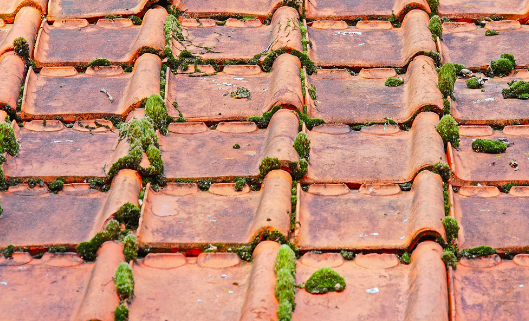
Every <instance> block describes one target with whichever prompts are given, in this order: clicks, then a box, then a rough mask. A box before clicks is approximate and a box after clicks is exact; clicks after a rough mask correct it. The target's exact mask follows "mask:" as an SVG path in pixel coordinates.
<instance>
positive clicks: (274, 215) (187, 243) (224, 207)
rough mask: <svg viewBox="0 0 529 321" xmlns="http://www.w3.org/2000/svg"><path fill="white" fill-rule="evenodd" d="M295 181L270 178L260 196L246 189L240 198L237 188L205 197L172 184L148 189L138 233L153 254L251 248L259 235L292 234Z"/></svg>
mask: <svg viewBox="0 0 529 321" xmlns="http://www.w3.org/2000/svg"><path fill="white" fill-rule="evenodd" d="M291 188H292V178H291V177H290V175H289V174H288V173H287V172H285V171H281V170H276V171H272V172H270V173H269V174H268V175H267V177H266V179H265V182H264V186H262V187H261V190H260V191H256V192H254V191H250V188H249V187H248V186H245V188H244V189H243V190H242V191H240V192H237V191H235V184H234V183H217V184H213V185H212V186H211V187H210V189H209V192H201V191H200V190H199V189H198V187H197V185H196V184H190V183H187V184H186V183H169V184H168V186H167V187H165V188H164V189H162V190H160V191H158V192H155V191H154V190H152V189H150V188H149V189H148V190H147V193H146V196H145V198H144V201H143V206H142V211H143V212H142V218H141V222H140V227H139V229H138V237H139V241H140V243H141V244H143V245H144V246H147V247H149V248H155V247H156V248H159V247H166V248H179V249H189V248H199V247H201V246H207V245H208V244H219V243H222V244H247V243H250V242H251V241H252V240H253V239H254V238H255V237H256V236H257V235H258V234H259V232H262V231H265V230H276V231H280V232H281V233H283V234H284V235H288V233H289V231H290V215H289V213H290V208H291V203H290V196H291Z"/></svg>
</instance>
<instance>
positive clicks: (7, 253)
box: [2, 244, 15, 259]
mask: <svg viewBox="0 0 529 321" xmlns="http://www.w3.org/2000/svg"><path fill="white" fill-rule="evenodd" d="M14 252H15V247H14V246H13V245H12V244H9V245H8V246H7V247H6V248H5V249H4V250H3V251H2V254H4V257H5V258H6V259H12V258H13V253H14Z"/></svg>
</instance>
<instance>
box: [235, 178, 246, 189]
mask: <svg viewBox="0 0 529 321" xmlns="http://www.w3.org/2000/svg"><path fill="white" fill-rule="evenodd" d="M244 185H246V181H245V180H244V179H243V178H237V179H236V180H235V190H236V191H238V192H240V191H242V190H243V188H244Z"/></svg>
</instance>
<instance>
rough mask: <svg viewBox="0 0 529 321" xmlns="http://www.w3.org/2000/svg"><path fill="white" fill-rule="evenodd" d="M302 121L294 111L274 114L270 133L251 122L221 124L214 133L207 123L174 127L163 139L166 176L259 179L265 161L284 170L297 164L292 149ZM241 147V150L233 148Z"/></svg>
mask: <svg viewBox="0 0 529 321" xmlns="http://www.w3.org/2000/svg"><path fill="white" fill-rule="evenodd" d="M298 126H299V120H298V117H297V114H296V113H295V112H293V111H291V110H286V109H285V110H279V111H278V112H276V113H275V115H274V116H273V117H272V120H271V121H270V125H269V126H268V128H267V129H257V126H256V125H255V124H254V123H251V122H232V123H219V125H218V126H217V128H216V129H215V130H212V129H209V128H208V127H207V126H206V125H205V124H204V123H173V124H171V125H169V133H168V134H167V135H166V136H161V137H160V151H161V152H162V159H163V161H164V163H165V175H166V177H167V178H168V179H176V178H192V179H199V178H208V177H215V178H234V177H236V176H257V175H258V174H259V164H260V163H261V161H262V160H263V159H264V158H265V157H272V158H277V159H279V160H280V162H281V164H282V167H283V168H285V169H286V168H288V164H289V163H291V162H297V161H298V160H299V155H298V153H297V152H296V150H295V149H294V147H293V144H294V139H295V138H296V135H297V134H298ZM235 144H239V145H240V148H239V149H234V148H233V146H234V145H235Z"/></svg>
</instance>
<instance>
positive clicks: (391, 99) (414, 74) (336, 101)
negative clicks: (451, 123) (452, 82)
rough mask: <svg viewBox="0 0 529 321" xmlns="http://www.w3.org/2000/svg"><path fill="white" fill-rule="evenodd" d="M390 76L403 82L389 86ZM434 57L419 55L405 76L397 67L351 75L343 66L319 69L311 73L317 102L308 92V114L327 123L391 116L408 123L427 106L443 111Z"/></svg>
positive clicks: (381, 119)
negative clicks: (399, 84) (398, 71)
mask: <svg viewBox="0 0 529 321" xmlns="http://www.w3.org/2000/svg"><path fill="white" fill-rule="evenodd" d="M388 77H401V78H402V79H403V80H404V85H402V86H399V87H387V86H385V85H384V83H385V81H386V79H387V78H388ZM437 78H438V77H437V72H436V71H435V64H434V62H433V60H432V59H431V58H429V57H426V56H418V57H416V58H415V59H414V60H413V61H412V62H411V63H410V65H409V67H408V71H407V73H406V74H405V75H397V73H396V72H395V70H394V69H390V68H380V69H362V71H361V72H360V74H359V75H358V76H351V75H350V74H349V72H348V71H347V70H344V69H334V70H330V69H319V70H318V73H315V74H313V75H311V76H308V81H307V85H308V86H310V85H314V86H315V87H316V96H317V97H316V101H313V100H312V99H311V97H310V95H306V99H307V105H308V112H307V113H308V115H309V117H312V118H322V119H324V120H325V121H326V122H341V123H347V124H351V123H353V124H363V123H369V122H384V121H386V120H387V119H388V118H391V119H393V120H395V121H397V122H399V123H403V122H406V121H407V120H409V119H410V118H411V117H413V116H414V115H415V114H416V113H418V112H419V111H420V110H423V109H425V108H429V109H436V110H442V109H443V96H442V95H441V92H440V91H439V88H438V87H437Z"/></svg>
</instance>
